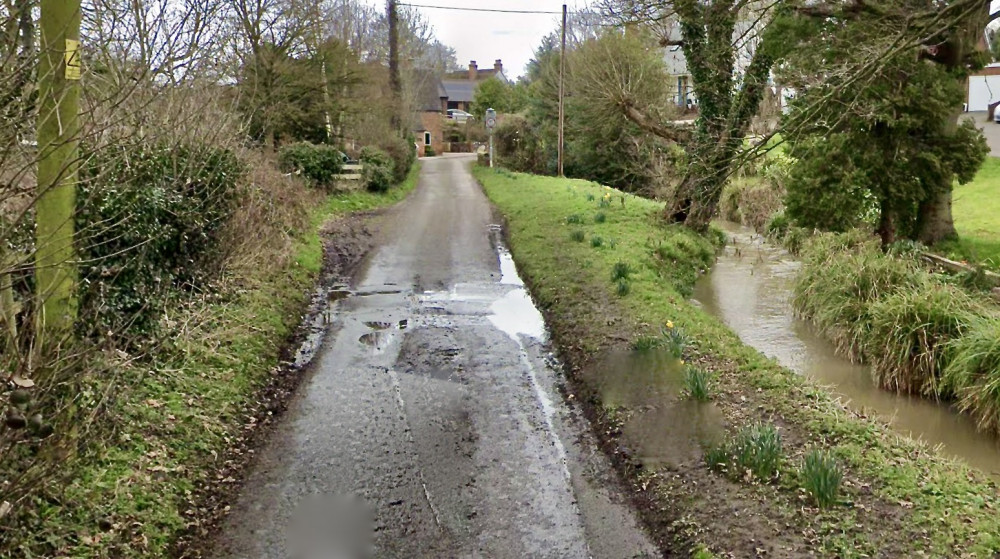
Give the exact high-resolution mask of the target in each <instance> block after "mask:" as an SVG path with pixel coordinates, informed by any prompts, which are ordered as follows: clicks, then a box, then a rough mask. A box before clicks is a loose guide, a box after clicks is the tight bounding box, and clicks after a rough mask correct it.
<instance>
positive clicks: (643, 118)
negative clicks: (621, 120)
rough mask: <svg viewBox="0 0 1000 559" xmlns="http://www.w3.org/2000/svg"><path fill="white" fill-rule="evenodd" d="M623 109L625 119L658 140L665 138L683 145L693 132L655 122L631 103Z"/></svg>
mask: <svg viewBox="0 0 1000 559" xmlns="http://www.w3.org/2000/svg"><path fill="white" fill-rule="evenodd" d="M621 107H622V111H623V112H624V113H625V118H627V119H628V120H630V121H631V122H632V123H633V124H635V125H636V126H638V127H639V128H640V129H642V130H643V131H645V132H649V133H650V134H652V135H654V136H656V137H658V138H663V139H664V140H667V141H670V142H677V143H683V142H686V141H687V140H688V138H689V137H690V136H691V132H690V131H689V130H685V129H683V128H680V127H677V126H672V125H665V124H660V123H658V122H654V121H653V119H651V118H649V116H647V115H646V114H645V113H643V112H642V111H640V110H639V109H637V108H635V107H634V106H632V105H631V104H630V103H622V105H621Z"/></svg>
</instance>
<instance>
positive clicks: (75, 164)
mask: <svg viewBox="0 0 1000 559" xmlns="http://www.w3.org/2000/svg"><path fill="white" fill-rule="evenodd" d="M40 27H41V52H40V53H39V60H38V93H39V109H38V131H37V133H38V200H37V202H36V204H35V216H36V217H35V222H36V223H35V242H36V248H35V278H36V286H35V289H36V295H37V297H38V300H39V302H40V304H41V310H42V312H41V313H39V317H38V328H39V333H47V332H48V333H51V334H54V335H56V336H58V335H59V334H65V333H67V332H70V331H71V329H72V327H73V323H74V321H75V320H76V310H77V301H76V283H77V268H76V253H75V251H74V249H73V236H74V223H73V220H74V214H75V210H76V187H77V180H78V176H77V172H78V170H79V166H80V163H79V158H80V146H79V143H80V116H79V106H80V72H81V59H80V57H81V49H80V0H42V3H41V18H40ZM46 338H50V337H46Z"/></svg>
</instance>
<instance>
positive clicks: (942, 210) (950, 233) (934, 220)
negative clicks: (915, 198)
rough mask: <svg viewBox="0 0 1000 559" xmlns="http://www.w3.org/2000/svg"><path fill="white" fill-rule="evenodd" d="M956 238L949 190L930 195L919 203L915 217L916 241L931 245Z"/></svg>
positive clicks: (956, 233)
mask: <svg viewBox="0 0 1000 559" xmlns="http://www.w3.org/2000/svg"><path fill="white" fill-rule="evenodd" d="M957 236H958V232H957V231H955V221H954V220H953V219H952V216H951V188H948V189H945V190H942V191H940V192H937V193H935V194H933V195H931V197H930V198H928V199H927V200H924V201H923V202H921V203H920V207H919V209H918V217H917V240H918V241H920V242H921V243H923V244H925V245H928V246H930V245H933V244H936V243H939V242H941V241H945V240H948V239H953V238H955V237H957Z"/></svg>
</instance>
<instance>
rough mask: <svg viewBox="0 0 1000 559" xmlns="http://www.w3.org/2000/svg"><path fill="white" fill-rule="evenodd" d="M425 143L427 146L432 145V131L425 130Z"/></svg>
mask: <svg viewBox="0 0 1000 559" xmlns="http://www.w3.org/2000/svg"><path fill="white" fill-rule="evenodd" d="M424 145H425V146H429V145H431V133H430V132H424Z"/></svg>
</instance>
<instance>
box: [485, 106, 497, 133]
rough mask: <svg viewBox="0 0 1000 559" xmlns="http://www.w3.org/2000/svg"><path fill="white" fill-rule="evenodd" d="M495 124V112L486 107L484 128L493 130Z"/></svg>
mask: <svg viewBox="0 0 1000 559" xmlns="http://www.w3.org/2000/svg"><path fill="white" fill-rule="evenodd" d="M496 125H497V112H496V111H494V110H493V109H486V129H487V130H491V131H492V130H493V128H495V127H496Z"/></svg>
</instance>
